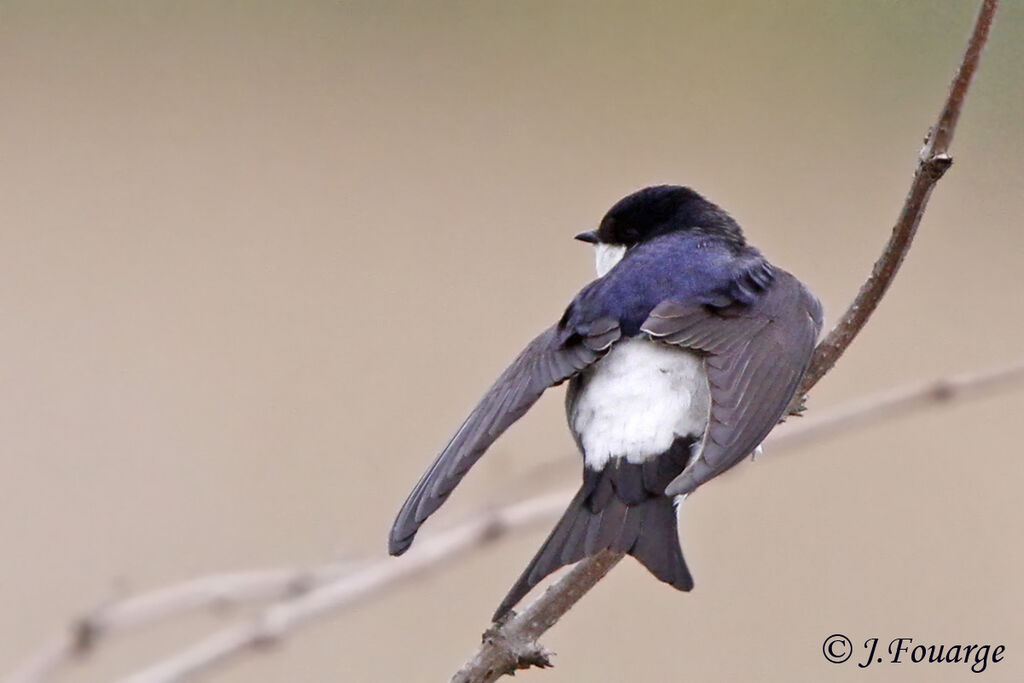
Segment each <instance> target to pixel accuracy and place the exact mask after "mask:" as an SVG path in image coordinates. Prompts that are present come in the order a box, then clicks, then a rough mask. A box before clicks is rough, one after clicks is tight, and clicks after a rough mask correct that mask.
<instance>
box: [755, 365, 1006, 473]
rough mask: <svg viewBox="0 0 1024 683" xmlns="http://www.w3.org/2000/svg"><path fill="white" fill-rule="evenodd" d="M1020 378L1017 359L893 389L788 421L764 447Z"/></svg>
mask: <svg viewBox="0 0 1024 683" xmlns="http://www.w3.org/2000/svg"><path fill="white" fill-rule="evenodd" d="M1022 382H1024V361H1019V362H1017V363H1014V364H1012V365H1008V366H1006V367H1004V368H1000V369H998V370H987V371H984V372H971V373H964V374H961V375H953V376H950V377H944V378H942V379H937V380H932V381H930V382H925V383H924V384H918V385H914V386H908V387H902V388H899V389H893V390H891V391H888V392H886V393H884V394H875V395H872V396H869V397H866V398H862V399H858V400H855V401H851V402H849V403H845V404H843V405H841V406H839V407H836V408H832V409H831V410H822V411H817V412H816V413H815V414H814V418H813V419H811V418H808V419H805V420H800V421H799V422H788V423H786V424H785V425H783V426H782V427H780V428H779V430H778V431H777V432H775V433H773V434H772V435H771V436H770V437H769V438H768V439H766V440H765V444H764V445H765V450H766V451H767V452H770V453H773V454H774V453H778V452H779V451H788V450H791V449H796V448H800V447H802V446H805V445H807V444H809V443H812V442H813V443H816V442H818V441H821V440H822V439H827V438H829V437H832V436H835V435H837V434H841V433H843V432H848V431H851V430H853V429H856V428H858V427H862V426H864V425H867V424H874V423H877V422H883V421H885V420H891V419H893V418H897V417H902V416H904V415H907V414H909V413H913V412H917V411H920V410H924V409H926V408H930V407H932V406H934V405H936V404H941V403H948V402H952V401H956V400H961V399H966V398H972V397H980V396H988V395H991V394H992V393H994V392H997V391H999V390H1001V389H1007V388H1010V387H1013V386H1016V385H1019V384H1021V383H1022Z"/></svg>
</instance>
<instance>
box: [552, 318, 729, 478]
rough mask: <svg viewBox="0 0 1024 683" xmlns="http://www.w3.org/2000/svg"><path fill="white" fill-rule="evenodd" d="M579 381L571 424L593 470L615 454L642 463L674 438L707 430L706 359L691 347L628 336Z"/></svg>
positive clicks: (659, 451)
mask: <svg viewBox="0 0 1024 683" xmlns="http://www.w3.org/2000/svg"><path fill="white" fill-rule="evenodd" d="M578 381H579V382H580V389H579V392H578V393H577V394H576V396H575V402H574V403H573V404H572V405H571V406H570V408H569V425H570V427H571V428H572V430H573V432H575V433H576V436H577V438H578V439H579V441H580V444H581V445H582V446H583V454H584V462H585V463H586V465H587V466H588V467H589V468H591V469H595V470H599V469H602V468H603V467H604V466H605V464H606V463H607V462H608V461H609V459H611V458H618V457H624V458H626V460H627V461H628V462H631V463H639V462H643V461H644V460H646V459H648V458H650V457H652V456H656V455H660V454H662V453H664V452H665V451H666V450H668V448H669V446H671V445H672V442H673V441H674V440H675V439H676V437H678V436H687V435H696V436H698V437H703V435H704V432H705V430H706V429H707V425H708V415H709V412H710V409H711V396H710V392H709V390H708V380H707V374H706V373H705V371H704V361H703V360H702V359H701V358H700V357H699V356H698V355H696V354H694V353H691V352H689V351H685V350H682V349H678V348H675V347H670V346H668V345H666V344H662V343H658V342H654V341H651V340H649V339H646V338H639V337H638V338H632V339H626V340H624V341H621V342H619V343H618V344H616V345H615V346H613V347H612V349H611V351H609V352H608V355H606V356H605V357H604V358H602V359H601V360H599V361H598V362H597V363H595V364H594V365H592V366H591V367H590V368H588V369H587V370H586V371H585V372H584V373H583V375H582V377H580V378H579V380H578Z"/></svg>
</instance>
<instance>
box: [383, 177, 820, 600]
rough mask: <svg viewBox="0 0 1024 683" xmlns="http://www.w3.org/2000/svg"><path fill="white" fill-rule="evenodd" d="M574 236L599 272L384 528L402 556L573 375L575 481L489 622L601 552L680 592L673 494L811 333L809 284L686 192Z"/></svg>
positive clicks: (671, 191) (697, 480)
mask: <svg viewBox="0 0 1024 683" xmlns="http://www.w3.org/2000/svg"><path fill="white" fill-rule="evenodd" d="M577 238H578V239H581V240H583V241H586V242H590V243H592V244H594V246H595V250H596V262H597V267H598V275H599V277H598V279H596V280H594V281H593V282H591V283H590V284H589V285H587V286H586V287H584V288H583V290H581V291H580V293H579V294H578V295H577V296H576V297H575V298H574V299H573V301H572V303H570V304H569V306H568V308H567V309H566V310H565V313H564V315H563V316H562V318H561V319H560V320H559V321H558V323H557V324H555V325H553V326H552V327H550V328H548V329H547V330H546V331H545V332H543V333H542V334H541V335H540V336H539V337H537V338H536V339H535V340H534V341H533V342H531V343H530V344H529V345H528V346H527V347H526V349H524V350H523V352H522V353H521V354H520V355H519V356H518V357H517V358H516V360H515V361H513V363H512V364H511V365H510V366H509V367H508V368H507V369H506V370H505V372H504V373H502V375H501V376H500V377H499V378H498V380H497V381H496V382H495V383H494V385H493V386H492V387H491V388H490V390H489V391H488V392H487V393H486V394H485V395H484V397H483V399H482V400H481V401H480V403H479V404H478V405H477V407H476V408H475V409H474V410H473V412H472V413H470V415H469V417H468V418H467V419H466V421H465V422H464V423H463V425H462V427H461V428H460V429H459V431H458V432H456V434H455V436H454V437H453V438H452V440H451V441H450V442H449V443H448V445H447V446H446V447H445V449H444V450H443V451H442V452H441V454H440V455H439V456H438V457H437V459H436V460H435V461H434V463H433V465H431V467H430V469H429V470H428V471H427V473H426V474H425V475H424V476H423V477H422V478H421V479H420V481H419V483H418V484H417V485H416V487H415V488H414V489H413V492H412V493H411V494H410V496H409V498H408V500H406V502H405V504H404V505H403V507H402V509H401V510H400V512H399V513H398V517H397V519H396V520H395V523H394V526H393V527H392V530H391V536H390V540H389V549H390V552H391V553H392V554H394V555H399V554H401V553H403V552H405V550H406V549H408V547H409V546H410V545H411V544H412V541H413V538H414V537H415V534H416V532H417V530H418V529H419V527H420V525H421V524H422V523H423V522H424V521H425V520H426V518H427V517H429V516H430V514H432V513H433V512H434V511H435V510H436V509H437V508H438V507H440V505H441V504H442V503H443V502H444V501H445V499H447V497H448V495H450V493H451V491H452V490H453V489H454V488H455V486H456V485H457V484H458V482H459V481H460V480H461V479H462V477H463V476H464V475H465V474H466V472H467V471H468V470H469V468H470V467H472V465H473V463H475V462H476V460H477V459H479V457H480V456H481V455H482V454H483V452H484V451H485V450H486V449H487V448H488V447H489V446H490V444H491V443H493V442H494V440H495V439H497V438H498V437H499V436H500V435H501V434H502V433H503V432H504V431H505V429H507V428H508V426H509V425H511V424H512V423H513V422H515V421H516V420H517V419H519V418H520V417H521V416H522V415H523V414H524V413H525V412H526V411H527V410H528V409H529V408H530V407H531V406H532V405H533V404H534V403H535V402H536V400H537V399H538V398H539V397H540V395H541V394H542V393H543V392H544V390H545V389H547V388H548V387H551V386H554V385H557V384H560V383H562V382H564V381H566V380H569V381H570V385H569V390H568V392H567V395H566V409H567V415H568V421H569V425H570V428H571V430H572V432H573V435H574V437H575V438H576V442H577V444H578V445H579V447H580V450H581V453H582V455H583V462H584V476H583V486H582V487H581V489H580V492H579V493H578V494H577V495H576V497H575V498H574V499H573V500H572V502H571V503H570V504H569V507H568V509H567V510H566V513H565V515H564V516H563V518H562V519H561V521H560V522H559V523H558V524H557V525H556V527H555V529H554V531H553V532H552V533H551V535H550V536H549V537H548V539H547V541H545V543H544V545H543V546H542V547H541V550H540V551H539V552H538V553H537V555H536V556H535V557H534V559H533V561H532V562H531V563H530V565H529V566H528V567H527V569H526V571H525V572H524V573H523V574H522V576H521V577H520V579H519V581H518V582H517V583H516V584H515V586H514V587H513V589H512V590H511V591H510V593H509V595H508V596H507V597H506V598H505V600H504V601H503V602H502V603H501V606H500V607H499V608H498V611H497V613H496V614H495V618H498V617H500V616H502V615H503V614H504V613H506V612H507V611H508V610H509V609H511V608H512V607H513V606H514V605H515V604H516V603H517V602H518V601H519V600H520V599H521V598H522V597H523V596H524V595H525V594H526V593H527V592H528V591H529V590H530V589H531V588H532V587H533V586H534V585H536V584H537V583H538V582H539V581H540V580H542V579H543V578H544V577H545V576H547V575H548V574H550V573H551V572H553V571H555V570H556V569H558V568H559V567H562V566H564V565H567V564H571V563H573V562H576V561H578V560H580V559H582V558H583V557H587V556H590V555H593V554H595V553H597V552H599V551H600V550H603V549H606V548H607V549H614V550H619V551H621V552H626V553H629V554H631V555H633V556H634V557H636V558H637V559H638V560H639V561H640V562H641V563H642V564H644V566H646V567H647V568H648V569H649V570H650V571H651V573H652V574H654V575H655V576H656V577H657V578H659V579H661V580H662V581H665V582H666V583H669V584H671V585H673V586H675V587H676V588H678V589H680V590H689V589H690V588H691V587H692V585H693V580H692V578H691V576H690V572H689V570H688V569H687V567H686V563H685V562H684V560H683V556H682V551H681V549H680V546H679V539H678V534H677V528H676V515H675V511H674V508H673V501H674V499H675V498H676V497H677V496H679V495H682V494H687V493H690V492H691V491H693V490H694V489H696V488H697V487H698V486H700V485H701V484H703V483H705V482H706V481H708V480H710V479H711V478H713V477H715V476H717V475H718V474H721V473H722V472H724V471H725V470H727V469H729V468H730V467H732V466H733V465H735V464H736V463H737V462H739V461H740V460H742V459H743V458H744V457H746V456H747V455H749V454H750V453H751V452H753V450H754V449H755V448H756V447H757V446H758V444H760V442H761V441H762V440H763V439H764V437H765V436H766V435H767V434H768V432H769V431H770V430H771V429H772V427H773V426H774V425H775V424H776V423H777V422H778V421H779V419H780V418H781V417H782V416H783V415H784V413H785V411H786V408H787V406H788V405H789V403H790V401H791V399H792V398H793V395H794V393H795V391H796V389H797V386H798V384H799V381H800V379H801V377H802V376H803V373H804V372H805V371H806V369H807V365H808V363H809V361H810V358H811V353H812V351H813V349H814V342H815V340H816V339H817V336H818V333H819V332H820V329H821V307H820V304H819V303H818V301H817V299H815V298H814V296H813V295H812V294H811V293H810V292H809V291H808V290H807V288H806V287H804V286H803V285H802V284H801V283H800V282H799V281H798V280H797V279H796V278H794V277H793V276H792V275H790V274H789V273H787V272H785V271H783V270H781V269H778V268H775V267H773V266H772V265H771V264H769V263H768V262H767V261H766V260H765V259H764V257H763V256H762V255H761V254H760V252H758V251H757V250H756V249H754V248H753V247H751V246H749V245H748V244H747V243H746V241H745V239H744V237H743V233H742V231H741V230H740V227H739V225H738V224H737V223H736V221H734V220H733V219H732V217H730V216H729V215H728V214H727V213H726V212H725V211H723V210H722V209H720V208H719V207H717V206H716V205H714V204H712V203H711V202H709V201H707V200H706V199H704V198H703V197H701V196H700V195H699V194H697V193H696V192H694V191H693V190H691V189H689V188H685V187H679V186H671V185H661V186H656V187H650V188H646V189H643V190H640V191H639V192H636V193H634V194H632V195H629V196H628V197H626V198H624V199H622V200H620V201H619V202H618V203H617V204H615V205H614V206H613V207H612V208H611V209H610V210H609V211H608V213H607V214H606V215H605V217H604V218H603V219H602V221H601V223H600V225H599V227H598V228H597V229H596V230H594V231H590V232H587V233H582V234H581V235H578V236H577Z"/></svg>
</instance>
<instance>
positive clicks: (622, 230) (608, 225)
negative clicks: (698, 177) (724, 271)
mask: <svg viewBox="0 0 1024 683" xmlns="http://www.w3.org/2000/svg"><path fill="white" fill-rule="evenodd" d="M687 231H692V232H703V233H706V234H709V235H715V236H718V237H720V238H722V239H725V240H727V241H729V242H731V243H734V244H736V245H737V246H739V245H742V244H743V232H742V231H741V230H740V226H739V225H738V224H737V223H736V221H734V220H733V219H732V217H731V216H730V215H729V214H727V213H726V212H725V211H723V210H722V209H720V208H719V207H718V206H716V205H714V204H712V203H711V202H709V201H708V200H706V199H704V197H702V196H700V195H699V194H697V193H696V192H694V191H693V190H691V189H690V188H688V187H681V186H679V185H655V186H653V187H646V188H644V189H642V190H639V191H637V192H634V193H633V194H631V195H629V196H627V197H624V198H623V199H620V200H619V201H618V202H616V203H615V206H613V207H612V208H611V209H609V210H608V213H606V214H605V216H604V218H602V219H601V223H600V225H599V226H598V228H597V229H596V230H589V231H587V232H582V233H580V234H579V235H576V239H578V240H581V241H583V242H589V243H590V244H593V245H594V246H595V247H596V249H597V270H598V275H599V276H601V275H604V274H605V273H607V272H608V271H609V270H611V268H612V266H614V265H615V264H616V263H618V262H619V261H620V260H621V259H622V257H623V256H624V255H625V254H626V251H628V250H629V249H631V248H632V247H635V246H636V245H638V244H643V243H644V242H647V241H649V240H651V239H653V238H655V237H660V236H661V235H666V234H669V233H674V232H687Z"/></svg>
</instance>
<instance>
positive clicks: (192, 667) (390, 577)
mask: <svg viewBox="0 0 1024 683" xmlns="http://www.w3.org/2000/svg"><path fill="white" fill-rule="evenodd" d="M571 496H572V492H571V491H562V492H558V493H552V494H549V495H546V496H541V497H539V498H533V499H530V500H526V501H522V502H519V503H515V504H513V505H509V506H507V507H504V508H500V509H498V510H495V511H493V512H492V513H491V514H486V515H481V516H480V517H479V518H478V519H475V520H473V521H471V522H468V523H466V524H462V525H460V526H458V527H456V528H454V529H451V530H449V531H446V532H443V533H441V534H438V535H436V536H434V537H433V538H432V539H429V542H425V543H419V544H417V546H416V547H415V548H413V549H412V550H410V551H409V552H408V553H407V554H406V556H405V558H403V561H402V562H394V561H390V562H388V561H383V562H375V563H373V564H370V565H368V566H367V567H366V568H364V569H362V570H360V571H357V572H355V573H353V574H352V575H350V576H348V577H345V578H344V579H341V580H339V581H335V582H333V583H330V584H327V585H325V586H322V587H319V588H316V589H314V590H312V591H310V592H308V593H306V594H305V595H302V596H300V597H298V598H293V599H290V600H286V601H283V602H281V603H279V604H277V605H275V606H273V607H270V608H268V609H267V610H265V611H264V612H263V613H262V614H260V615H259V617H258V618H257V619H254V620H252V621H248V622H245V623H241V624H238V625H235V626H231V627H228V628H225V629H223V630H221V631H218V632H216V633H214V634H212V635H211V636H209V637H207V638H205V639H203V640H201V641H200V642H199V643H197V644H196V645H194V646H192V647H190V648H188V649H187V650H185V651H183V652H181V653H180V654H178V655H176V656H174V657H172V658H170V659H166V660H164V661H162V662H159V663H157V664H155V665H154V666H151V667H149V668H147V669H145V670H143V671H140V672H138V673H136V674H134V675H132V676H129V677H127V678H125V679H123V682H122V683H158V682H165V681H168V682H169V681H181V680H185V679H187V678H189V677H190V676H193V675H195V674H197V673H199V672H200V671H205V670H208V669H210V668H213V667H214V666H216V665H217V664H220V663H221V662H223V661H225V660H227V659H229V658H231V657H233V656H237V655H239V654H241V653H242V652H244V651H246V650H252V649H256V648H259V647H261V646H264V645H268V644H271V643H274V642H276V641H278V640H280V639H281V638H282V637H283V636H284V635H286V634H288V633H289V632H291V631H292V630H294V629H296V628H297V627H299V626H301V625H303V624H305V623H308V622H310V621H312V620H314V619H317V618H320V617H324V616H327V615H329V614H332V613H336V612H339V611H341V610H342V609H344V608H347V607H350V606H352V605H354V604H356V603H359V602H362V601H364V600H366V599H368V598H369V597H371V596H373V595H375V594H377V593H379V592H380V591H381V590H383V589H384V588H388V587H391V586H394V585H396V584H399V583H401V582H403V581H407V580H409V579H413V578H418V577H420V576H423V575H424V574H426V573H427V571H428V570H430V569H433V568H436V567H437V566H438V565H440V564H441V563H442V562H444V561H446V560H449V559H452V558H453V557H456V556H458V555H461V554H464V553H466V552H468V551H470V550H472V549H473V548H474V547H477V546H479V545H481V544H483V543H487V542H489V541H492V540H494V539H496V538H498V537H499V536H501V535H502V534H503V533H505V531H506V530H508V529H522V528H529V527H530V526H531V525H534V524H537V523H539V522H546V521H548V520H549V519H550V518H551V517H553V516H554V515H556V514H557V513H558V512H560V511H561V510H562V508H564V507H565V501H566V500H568V499H569V498H570V497H571ZM425 540H427V539H425Z"/></svg>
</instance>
